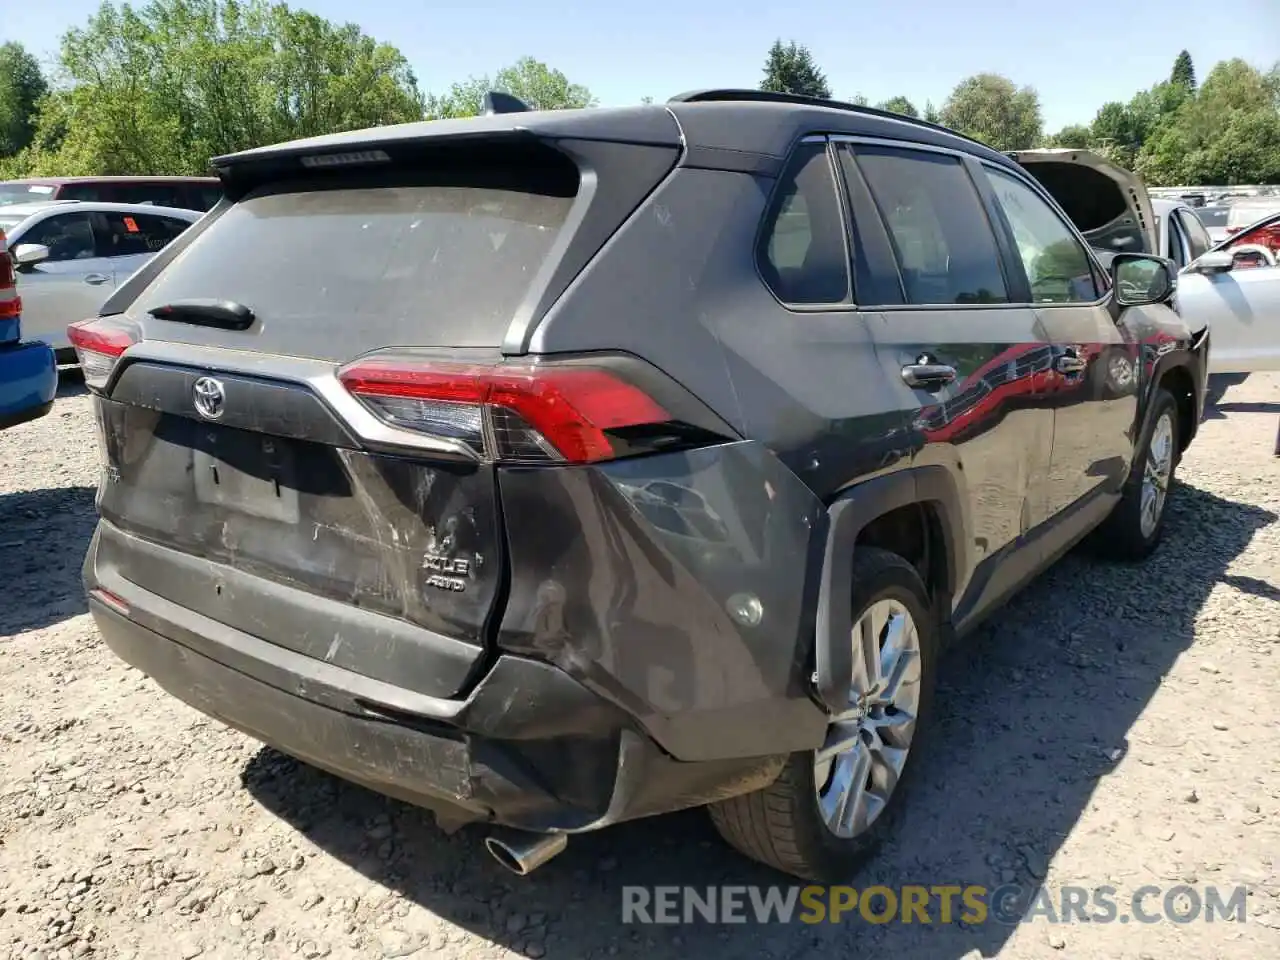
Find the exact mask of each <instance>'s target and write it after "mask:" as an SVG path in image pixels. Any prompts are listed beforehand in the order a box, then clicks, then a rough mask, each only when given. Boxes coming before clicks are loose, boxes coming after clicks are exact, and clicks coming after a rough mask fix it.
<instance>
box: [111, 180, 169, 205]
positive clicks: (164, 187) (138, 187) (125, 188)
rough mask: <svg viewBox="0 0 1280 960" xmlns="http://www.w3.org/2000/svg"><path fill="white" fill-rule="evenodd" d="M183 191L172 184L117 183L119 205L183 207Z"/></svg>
mask: <svg viewBox="0 0 1280 960" xmlns="http://www.w3.org/2000/svg"><path fill="white" fill-rule="evenodd" d="M183 192H184V191H183V189H182V187H181V186H180V185H178V184H172V183H118V184H116V197H117V201H118V202H119V203H151V204H155V205H156V206H157V207H184V206H186V203H185V202H184V200H183V196H182V194H183Z"/></svg>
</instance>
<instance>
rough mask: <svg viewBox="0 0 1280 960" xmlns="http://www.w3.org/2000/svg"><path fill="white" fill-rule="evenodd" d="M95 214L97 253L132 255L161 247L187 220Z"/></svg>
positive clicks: (138, 215) (175, 234)
mask: <svg viewBox="0 0 1280 960" xmlns="http://www.w3.org/2000/svg"><path fill="white" fill-rule="evenodd" d="M97 217H98V227H99V228H98V231H97V233H98V256H100V257H134V256H138V255H140V254H146V253H156V252H158V251H160V250H163V249H164V248H165V246H166V245H167V244H168V243H169V241H170V240H172V239H173V238H174V237H176V236H178V235H179V234H180V233H182V231H183V230H185V229H186V228H187V227H188V226H189V224H187V223H186V222H185V221H182V220H174V219H172V218H170V217H153V216H148V215H144V214H136V213H135V214H129V213H101V214H97Z"/></svg>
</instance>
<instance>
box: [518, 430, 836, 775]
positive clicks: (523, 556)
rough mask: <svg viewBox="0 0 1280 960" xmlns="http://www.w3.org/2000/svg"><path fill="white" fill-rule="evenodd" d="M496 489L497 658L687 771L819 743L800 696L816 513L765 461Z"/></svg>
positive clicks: (696, 454) (537, 475) (645, 464)
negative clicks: (579, 692)
mask: <svg viewBox="0 0 1280 960" xmlns="http://www.w3.org/2000/svg"><path fill="white" fill-rule="evenodd" d="M499 487H500V491H501V497H502V502H503V512H504V516H505V519H506V525H507V535H508V556H509V561H510V565H511V592H510V597H509V600H508V603H507V607H506V612H505V615H504V616H503V619H502V624H501V628H500V633H499V642H500V644H501V645H502V646H503V647H504V648H505V649H507V650H510V651H513V652H517V653H524V654H528V655H532V656H537V657H540V658H543V659H545V660H548V661H550V662H552V663H555V664H556V665H557V666H559V667H560V668H561V669H563V670H566V671H567V672H568V673H570V674H571V675H573V676H574V677H575V678H577V679H579V680H580V681H581V682H582V683H584V684H585V685H587V686H588V687H590V688H591V689H593V690H595V691H596V692H597V693H599V694H601V695H603V696H605V697H606V698H608V699H609V700H611V701H612V702H614V703H617V704H618V705H619V706H621V707H622V708H623V709H625V710H626V711H628V712H629V713H631V714H632V715H633V716H635V717H637V719H638V720H639V722H640V724H641V725H642V726H643V727H644V728H645V729H646V730H647V731H648V732H649V734H650V735H651V736H653V738H654V739H655V740H656V741H657V742H658V743H659V744H660V745H661V746H662V747H663V748H664V749H666V750H667V751H668V752H670V753H671V754H672V755H673V756H675V757H676V758H677V759H680V760H704V759H713V758H729V757H750V756H764V755H770V754H780V753H789V752H792V751H794V750H800V749H807V748H811V747H814V746H815V745H817V744H818V743H820V742H821V739H822V733H823V730H824V729H825V725H826V720H825V717H824V716H823V714H822V712H821V711H820V710H819V709H818V707H817V706H816V705H815V704H814V703H813V701H812V700H811V699H810V698H809V696H808V694H807V685H806V684H805V682H804V678H805V671H806V670H808V669H810V668H809V667H808V664H809V661H810V651H811V648H812V637H813V629H814V627H813V620H814V610H815V600H816V596H817V581H818V576H819V573H820V568H821V549H822V544H823V541H824V539H825V535H826V511H825V510H824V508H823V506H822V504H821V502H820V501H819V500H818V499H817V498H816V497H815V496H814V495H813V494H812V493H811V492H810V491H809V489H808V488H807V487H806V486H805V485H804V484H803V483H802V482H801V481H800V480H799V479H798V478H797V477H796V476H795V475H794V474H793V473H791V471H790V470H788V469H787V468H786V467H785V466H784V465H783V464H782V463H781V462H780V461H779V460H778V459H777V458H776V457H775V456H774V455H773V454H772V453H771V452H769V451H768V450H767V449H766V448H765V447H764V446H762V445H761V444H759V443H757V442H754V441H741V442H735V443H729V444H724V445H721V446H715V447H707V448H702V449H698V450H692V451H685V452H679V453H668V454H660V455H656V456H649V457H641V458H636V459H629V460H620V461H614V462H612V463H607V464H603V465H596V466H588V467H556V468H552V469H539V468H524V469H517V468H508V469H504V470H502V471H501V472H500V475H499Z"/></svg>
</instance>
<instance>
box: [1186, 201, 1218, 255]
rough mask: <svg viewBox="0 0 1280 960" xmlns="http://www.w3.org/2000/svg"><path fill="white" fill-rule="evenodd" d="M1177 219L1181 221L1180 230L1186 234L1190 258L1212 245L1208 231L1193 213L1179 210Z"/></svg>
mask: <svg viewBox="0 0 1280 960" xmlns="http://www.w3.org/2000/svg"><path fill="white" fill-rule="evenodd" d="M1178 219H1179V220H1180V221H1182V232H1183V233H1184V234H1185V235H1186V238H1187V245H1188V246H1190V247H1191V259H1192V260H1194V259H1196V258H1197V257H1198V256H1200V254H1202V253H1204V252H1205V251H1207V250H1208V249H1209V248H1210V247H1211V246H1213V241H1212V240H1211V239H1209V231H1208V230H1206V229H1205V228H1204V224H1203V223H1201V222H1200V220H1199V219H1198V218H1197V217H1196V215H1195V214H1194V213H1190V212H1188V211H1186V210H1182V211H1179V213H1178Z"/></svg>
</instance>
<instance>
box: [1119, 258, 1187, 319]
mask: <svg viewBox="0 0 1280 960" xmlns="http://www.w3.org/2000/svg"><path fill="white" fill-rule="evenodd" d="M1111 280H1112V284H1113V285H1114V287H1115V290H1116V302H1117V303H1118V304H1120V306H1122V307H1140V306H1144V305H1145V304H1149V303H1165V302H1166V301H1168V300H1169V299H1170V298H1171V297H1172V296H1173V291H1174V286H1175V280H1174V266H1173V261H1172V260H1166V259H1165V258H1164V257H1153V256H1149V255H1147V254H1140V253H1117V254H1116V255H1115V259H1114V260H1112V261H1111Z"/></svg>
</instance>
